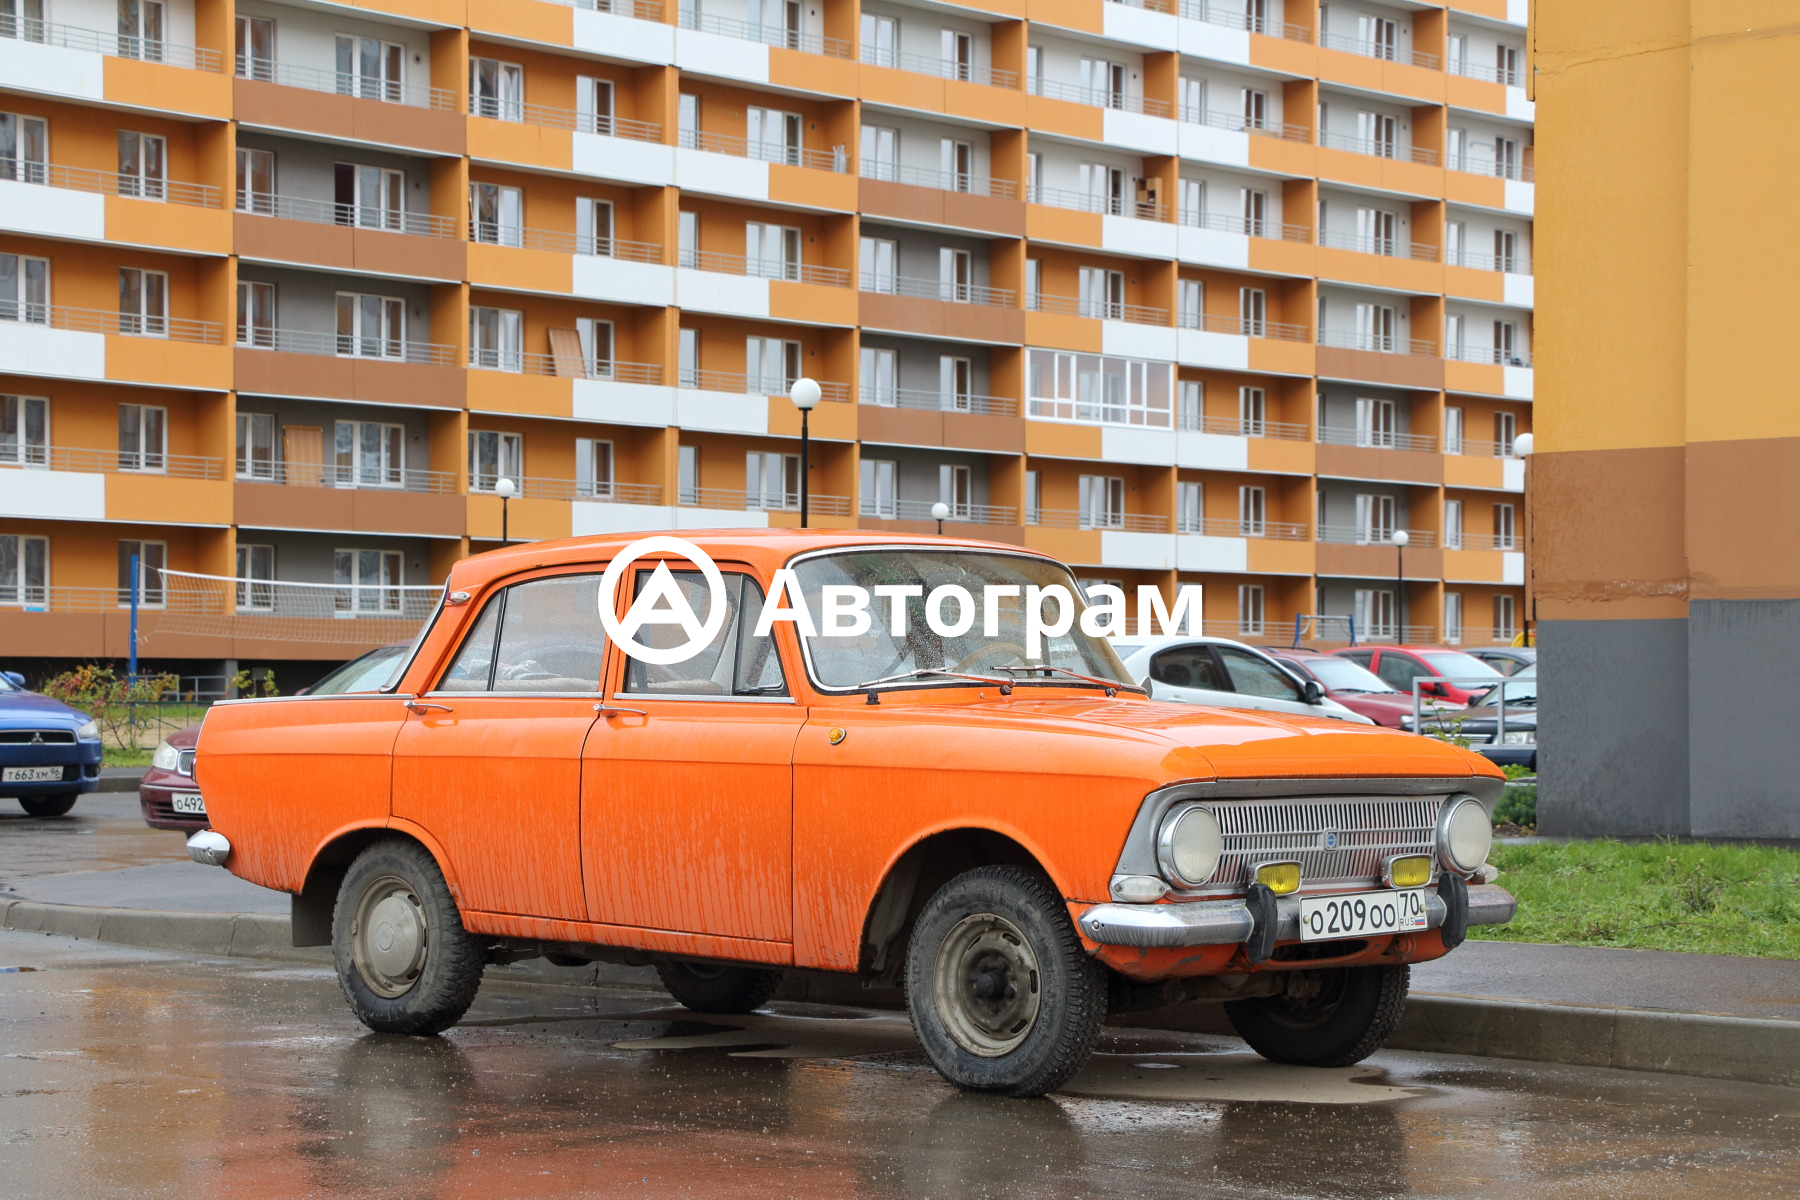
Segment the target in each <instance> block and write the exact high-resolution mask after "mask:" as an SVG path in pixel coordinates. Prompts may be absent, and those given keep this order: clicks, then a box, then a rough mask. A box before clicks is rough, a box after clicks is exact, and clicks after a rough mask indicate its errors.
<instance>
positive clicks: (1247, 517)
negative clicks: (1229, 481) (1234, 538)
mask: <svg viewBox="0 0 1800 1200" xmlns="http://www.w3.org/2000/svg"><path fill="white" fill-rule="evenodd" d="M1268 531H1269V493H1268V490H1267V489H1266V488H1259V487H1240V488H1239V489H1238V536H1239V537H1263V536H1266V535H1267V533H1268Z"/></svg>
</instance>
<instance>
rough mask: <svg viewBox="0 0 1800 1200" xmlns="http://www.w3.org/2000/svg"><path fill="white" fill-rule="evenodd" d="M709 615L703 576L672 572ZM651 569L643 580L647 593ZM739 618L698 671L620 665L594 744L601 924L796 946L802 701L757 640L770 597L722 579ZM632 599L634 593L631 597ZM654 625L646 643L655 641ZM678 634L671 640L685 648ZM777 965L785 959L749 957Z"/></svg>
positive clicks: (590, 819)
mask: <svg viewBox="0 0 1800 1200" xmlns="http://www.w3.org/2000/svg"><path fill="white" fill-rule="evenodd" d="M673 574H674V577H675V580H676V582H677V585H678V586H679V587H680V588H681V589H682V591H683V593H684V594H685V595H687V596H688V597H689V598H690V604H691V605H692V607H693V608H694V610H695V611H696V612H698V613H702V614H704V613H705V612H707V611H708V609H707V603H708V602H707V598H706V597H707V589H706V586H705V584H704V583H703V582H702V580H701V577H700V575H699V573H698V572H681V571H677V572H674V573H673ZM648 576H649V572H648V571H644V572H640V573H639V574H638V577H637V579H638V584H639V586H641V585H642V583H643V582H644V581H645V580H646V579H647V578H648ZM724 579H725V582H726V590H727V593H728V598H727V603H728V604H729V605H730V609H729V616H728V618H727V619H726V621H725V623H724V625H723V626H722V627H721V628H720V630H719V632H718V634H717V636H715V637H714V638H713V640H712V642H711V644H709V645H708V646H706V647H705V648H704V649H703V650H701V651H700V652H699V653H698V654H697V655H696V656H695V657H693V658H691V659H689V660H688V661H686V662H682V663H677V664H674V665H672V666H654V665H650V664H646V663H643V662H641V661H639V660H637V659H634V658H629V657H627V656H626V655H625V653H624V651H622V650H621V651H620V652H618V653H617V654H616V655H615V659H616V660H617V666H616V667H615V668H614V670H613V679H612V681H613V683H614V684H615V685H616V687H615V690H613V691H611V692H610V693H609V694H608V697H607V700H606V703H607V705H608V708H607V711H606V712H605V713H604V714H603V715H602V717H601V719H600V721H599V722H598V723H597V724H596V725H595V726H594V729H593V732H591V733H590V734H589V735H588V740H587V749H586V751H585V754H584V759H585V761H584V764H583V769H582V779H581V794H582V803H581V844H582V854H583V858H584V862H585V865H586V875H587V887H588V912H589V914H590V919H591V920H594V921H598V922H602V923H604V924H608V925H627V926H636V927H639V928H647V929H663V930H673V931H678V932H683V933H702V934H713V935H717V936H721V937H731V938H743V939H750V940H755V941H761V942H769V943H778V944H781V945H782V946H783V947H785V944H786V943H788V942H789V941H790V940H791V937H792V895H791V889H792V841H793V783H792V780H793V750H794V740H795V738H796V737H798V735H799V732H800V727H801V725H802V724H803V723H804V722H805V720H806V711H805V709H804V708H802V707H801V706H799V705H797V704H795V703H794V701H793V698H792V697H791V696H790V695H789V692H788V688H787V684H786V680H785V678H784V676H783V673H782V667H781V661H780V658H779V655H778V654H777V653H776V650H775V647H774V643H773V639H770V638H756V637H753V636H752V635H751V627H752V626H753V625H754V623H755V618H756V614H757V613H758V612H759V611H760V610H761V607H762V591H761V589H759V588H758V587H757V585H756V582H755V581H754V580H753V579H751V578H750V577H749V576H747V575H743V574H738V573H733V572H730V571H727V572H726V573H725V575H724ZM621 590H622V591H623V590H625V589H621ZM670 628H671V627H669V626H645V627H644V628H643V630H642V631H641V632H639V633H638V634H637V635H636V636H637V637H639V638H641V639H642V641H643V642H644V644H646V645H655V644H656V642H657V634H656V633H655V632H654V631H657V630H662V631H668V630H670ZM685 636H686V635H685V634H683V633H671V634H667V635H665V637H664V640H666V641H670V642H674V641H681V640H685ZM743 953H744V954H745V955H746V956H748V957H754V958H758V959H766V960H771V961H772V960H776V959H778V958H780V957H782V954H783V953H785V951H784V950H783V951H781V952H777V950H776V948H775V947H773V946H771V947H767V948H765V949H763V950H761V951H759V950H757V949H756V948H754V947H746V948H743Z"/></svg>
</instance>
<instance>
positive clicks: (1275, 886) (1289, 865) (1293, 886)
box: [1256, 862, 1300, 896]
mask: <svg viewBox="0 0 1800 1200" xmlns="http://www.w3.org/2000/svg"><path fill="white" fill-rule="evenodd" d="M1256 882H1258V883H1260V884H1262V885H1263V886H1264V887H1266V888H1268V889H1269V890H1270V891H1271V892H1274V893H1275V894H1276V895H1277V896H1285V895H1287V894H1288V893H1289V892H1293V891H1298V890H1299V888H1300V864H1299V863H1297V862H1273V863H1263V864H1262V865H1261V866H1259V867H1257V868H1256Z"/></svg>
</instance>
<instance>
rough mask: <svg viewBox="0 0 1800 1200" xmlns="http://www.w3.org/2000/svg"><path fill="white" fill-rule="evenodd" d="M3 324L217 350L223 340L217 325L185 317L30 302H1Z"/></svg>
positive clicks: (213, 322) (212, 322)
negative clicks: (199, 345)
mask: <svg viewBox="0 0 1800 1200" xmlns="http://www.w3.org/2000/svg"><path fill="white" fill-rule="evenodd" d="M0 321H10V322H13V323H15V324H19V325H41V326H43V327H45V328H47V329H67V330H70V331H72V332H75V333H111V334H117V335H118V336H120V337H145V338H164V339H166V340H168V341H171V342H200V343H203V344H206V345H214V346H216V345H218V344H219V341H220V340H221V336H222V333H221V329H220V326H219V323H218V322H217V321H190V320H188V319H187V318H185V317H158V316H145V315H143V314H139V313H121V312H107V311H105V310H103V309H97V308H64V307H63V306H62V305H60V304H33V303H31V302H29V301H27V302H26V303H23V304H21V303H19V302H18V301H16V300H0Z"/></svg>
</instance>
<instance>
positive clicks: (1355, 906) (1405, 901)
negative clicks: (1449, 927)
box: [1300, 888, 1425, 942]
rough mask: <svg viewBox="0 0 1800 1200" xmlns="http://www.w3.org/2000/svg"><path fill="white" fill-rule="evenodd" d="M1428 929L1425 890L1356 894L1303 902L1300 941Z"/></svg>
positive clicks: (1320, 940)
mask: <svg viewBox="0 0 1800 1200" xmlns="http://www.w3.org/2000/svg"><path fill="white" fill-rule="evenodd" d="M1424 928H1425V889H1424V888H1410V889H1408V890H1407V891H1404V892H1396V891H1390V892H1354V893H1351V894H1350V895H1347V896H1303V897H1301V898H1300V940H1301V941H1303V942H1322V941H1327V940H1329V939H1331V938H1353V937H1368V936H1370V935H1372V934H1377V933H1412V932H1414V931H1415V930H1421V929H1424Z"/></svg>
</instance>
